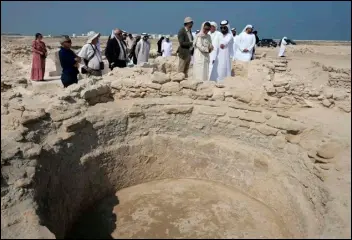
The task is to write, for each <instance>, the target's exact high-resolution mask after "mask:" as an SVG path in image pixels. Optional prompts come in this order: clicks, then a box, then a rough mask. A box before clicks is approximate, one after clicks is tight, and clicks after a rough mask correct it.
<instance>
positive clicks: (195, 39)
mask: <svg viewBox="0 0 352 240" xmlns="http://www.w3.org/2000/svg"><path fill="white" fill-rule="evenodd" d="M205 23H206V22H203V23H202V26H201V27H200V31H199V33H197V35H196V37H195V38H194V39H193V46H196V43H197V38H198V37H204V36H205V34H204V32H203V28H204V24H205Z"/></svg>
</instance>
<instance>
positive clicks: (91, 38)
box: [78, 31, 104, 77]
mask: <svg viewBox="0 0 352 240" xmlns="http://www.w3.org/2000/svg"><path fill="white" fill-rule="evenodd" d="M99 37H100V33H96V32H94V31H92V32H90V33H89V35H88V40H87V43H86V44H85V45H84V46H83V47H82V49H81V51H80V52H79V53H78V56H79V57H80V58H82V59H83V62H84V66H83V67H82V69H81V72H82V73H83V74H86V75H87V76H88V77H89V76H102V75H103V74H102V70H104V62H103V60H102V56H101V52H100V51H99V49H98V47H97V44H98V42H99Z"/></svg>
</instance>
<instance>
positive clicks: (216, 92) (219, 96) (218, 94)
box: [212, 88, 225, 101]
mask: <svg viewBox="0 0 352 240" xmlns="http://www.w3.org/2000/svg"><path fill="white" fill-rule="evenodd" d="M212 99H214V100H218V101H224V100H225V96H224V90H222V89H219V88H214V89H213V96H212Z"/></svg>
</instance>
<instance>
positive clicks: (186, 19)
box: [183, 17, 193, 23]
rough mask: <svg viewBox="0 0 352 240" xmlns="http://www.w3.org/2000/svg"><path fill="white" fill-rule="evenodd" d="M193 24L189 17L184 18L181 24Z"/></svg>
mask: <svg viewBox="0 0 352 240" xmlns="http://www.w3.org/2000/svg"><path fill="white" fill-rule="evenodd" d="M190 22H193V19H192V18H191V17H186V18H185V20H184V21H183V23H190Z"/></svg>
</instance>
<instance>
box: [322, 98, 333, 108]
mask: <svg viewBox="0 0 352 240" xmlns="http://www.w3.org/2000/svg"><path fill="white" fill-rule="evenodd" d="M321 103H322V104H323V105H324V106H325V107H330V106H331V104H332V103H331V102H330V101H329V100H328V99H324V100H323V101H322V102H321Z"/></svg>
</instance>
